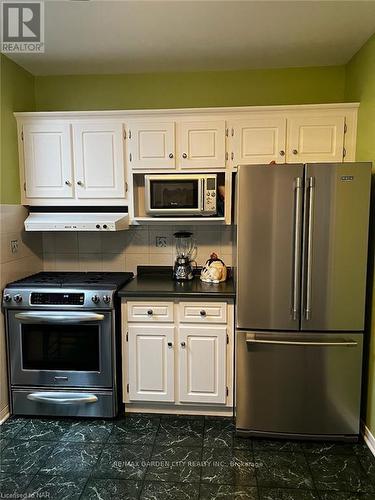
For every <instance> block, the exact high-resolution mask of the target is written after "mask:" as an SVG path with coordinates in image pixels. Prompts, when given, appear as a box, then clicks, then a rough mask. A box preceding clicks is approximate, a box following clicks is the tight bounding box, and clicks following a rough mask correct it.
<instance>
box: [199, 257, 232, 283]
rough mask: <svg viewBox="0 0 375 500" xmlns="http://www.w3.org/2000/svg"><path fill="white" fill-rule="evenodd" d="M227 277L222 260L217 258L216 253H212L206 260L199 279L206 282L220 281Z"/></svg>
mask: <svg viewBox="0 0 375 500" xmlns="http://www.w3.org/2000/svg"><path fill="white" fill-rule="evenodd" d="M226 279H227V267H226V265H225V264H224V262H223V261H222V260H221V259H219V258H218V256H217V255H216V253H212V254H211V256H210V258H209V259H208V260H207V261H206V263H205V265H204V266H203V268H202V271H201V280H202V281H205V282H206V283H220V282H221V281H225V280H226Z"/></svg>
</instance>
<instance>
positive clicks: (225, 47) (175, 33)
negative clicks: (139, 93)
mask: <svg viewBox="0 0 375 500" xmlns="http://www.w3.org/2000/svg"><path fill="white" fill-rule="evenodd" d="M374 32H375V1H359V0H357V1H318V0H315V1H307V2H305V1H298V0H296V1H267V0H263V1H242V2H238V1H231V0H228V1H215V0H211V1H181V0H175V1H157V0H154V1H140V0H138V1H112V0H101V1H97V0H96V1H95V0H92V1H86V2H83V1H61V0H49V1H46V2H45V46H46V51H45V53H44V54H14V55H11V56H10V57H11V59H13V60H14V61H15V62H17V63H18V64H20V65H21V66H23V67H24V68H26V69H27V70H29V71H30V72H31V73H33V74H37V75H46V74H83V73H86V74H87V73H128V72H131V73H134V72H154V71H194V70H198V71H199V70H216V69H217V70H225V69H243V68H271V67H291V66H315V65H333V64H344V63H346V62H347V61H348V60H349V59H350V58H351V56H352V55H353V54H355V52H356V51H357V50H358V49H359V48H360V47H361V46H362V45H363V43H364V42H365V41H366V40H367V39H368V38H369V37H370V36H371V34H372V33H374Z"/></svg>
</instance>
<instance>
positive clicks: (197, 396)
mask: <svg viewBox="0 0 375 500" xmlns="http://www.w3.org/2000/svg"><path fill="white" fill-rule="evenodd" d="M226 339H227V329H226V327H225V326H215V327H214V326H189V327H188V326H180V328H179V342H180V345H179V366H180V377H179V381H180V387H179V393H180V401H181V402H186V403H187V402H190V403H214V404H223V403H225V401H226V372H227V368H226V347H227V342H226Z"/></svg>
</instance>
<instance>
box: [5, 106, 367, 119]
mask: <svg viewBox="0 0 375 500" xmlns="http://www.w3.org/2000/svg"><path fill="white" fill-rule="evenodd" d="M359 105H360V103H359V102H348V103H330V104H293V105H278V106H235V107H222V108H217V107H212V108H176V109H173V108H172V109H124V110H117V109H116V110H97V111H36V112H16V113H14V116H15V117H16V118H22V121H24V120H25V119H28V118H53V119H56V118H92V117H93V116H100V117H101V118H103V117H108V118H113V117H121V116H133V117H137V116H140V117H144V116H159V115H164V116H165V115H168V116H169V115H182V116H183V115H189V114H196V113H199V114H200V115H220V114H225V115H227V114H233V113H235V114H237V113H238V114H242V113H249V112H252V113H254V112H257V111H259V112H262V113H264V112H278V111H288V112H293V111H296V112H300V111H304V110H305V111H312V110H314V109H316V110H322V111H323V110H334V109H337V110H342V109H358V108H359Z"/></svg>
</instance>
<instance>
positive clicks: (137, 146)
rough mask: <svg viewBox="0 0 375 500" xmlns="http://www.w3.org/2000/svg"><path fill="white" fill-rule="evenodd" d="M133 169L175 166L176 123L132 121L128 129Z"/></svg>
mask: <svg viewBox="0 0 375 500" xmlns="http://www.w3.org/2000/svg"><path fill="white" fill-rule="evenodd" d="M128 138H129V162H130V165H131V168H133V169H146V170H147V169H153V168H159V169H164V168H175V123H174V122H142V123H138V122H137V123H132V124H131V125H129V130H128Z"/></svg>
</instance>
